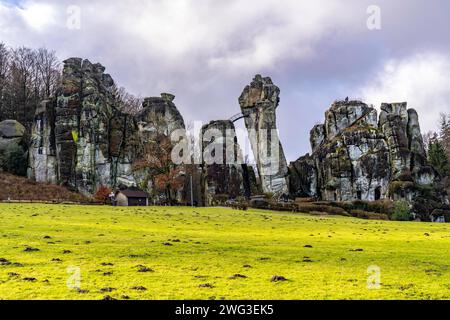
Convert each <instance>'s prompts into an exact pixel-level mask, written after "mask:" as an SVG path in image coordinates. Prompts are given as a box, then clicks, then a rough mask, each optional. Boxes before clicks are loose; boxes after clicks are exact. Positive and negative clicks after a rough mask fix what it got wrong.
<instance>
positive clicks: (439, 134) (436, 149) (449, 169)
mask: <svg viewBox="0 0 450 320" xmlns="http://www.w3.org/2000/svg"><path fill="white" fill-rule="evenodd" d="M424 143H425V146H426V149H427V153H428V161H429V162H430V164H431V165H432V166H433V167H434V168H435V169H436V170H437V171H438V172H439V174H440V175H441V177H443V179H444V183H445V185H446V186H447V188H449V187H450V161H449V159H450V114H444V113H441V114H440V117H439V129H438V130H437V131H430V132H428V133H426V134H425V135H424Z"/></svg>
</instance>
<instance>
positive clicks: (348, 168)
mask: <svg viewBox="0 0 450 320" xmlns="http://www.w3.org/2000/svg"><path fill="white" fill-rule="evenodd" d="M381 110H382V111H381V113H380V117H379V120H378V117H377V111H376V110H375V109H374V108H373V107H369V106H367V105H366V104H364V103H363V102H361V101H338V102H335V103H334V104H333V105H332V106H331V108H330V109H329V110H327V112H326V113H325V123H324V124H321V125H317V126H315V127H314V128H313V129H312V130H311V148H312V154H311V155H309V154H308V155H306V156H304V157H301V158H299V159H298V160H297V161H295V162H293V163H291V165H290V167H289V171H290V191H291V194H292V195H293V196H296V197H314V198H317V199H319V200H325V201H351V200H358V199H359V200H368V201H373V200H379V199H385V198H392V199H395V200H397V199H405V200H407V201H409V202H410V203H411V204H414V206H415V211H416V213H417V214H423V215H424V217H425V218H426V216H427V215H429V214H430V213H431V211H432V208H433V204H432V205H430V204H429V203H427V202H429V201H428V200H426V198H427V197H425V196H424V192H428V194H429V196H428V199H430V198H433V199H434V201H435V202H436V203H438V202H441V203H442V201H443V199H444V194H443V193H442V192H441V191H439V189H436V188H435V186H437V185H438V182H439V177H438V175H437V174H436V172H435V170H434V169H433V168H432V167H430V166H429V165H428V164H427V160H426V153H425V149H424V145H423V141H422V135H421V132H420V126H419V121H418V115H417V112H416V111H415V110H413V109H409V110H407V105H406V103H395V104H383V105H382V107H381ZM431 190H433V192H431ZM430 193H431V194H433V196H431V197H430ZM420 201H422V202H421V203H422V207H421V208H420V209H419V208H418V207H417V206H416V204H417V203H418V202H420ZM436 203H435V204H436ZM427 206H428V207H427ZM425 207H427V208H425ZM424 217H422V218H424Z"/></svg>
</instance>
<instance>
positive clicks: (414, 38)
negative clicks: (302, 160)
mask: <svg viewBox="0 0 450 320" xmlns="http://www.w3.org/2000/svg"><path fill="white" fill-rule="evenodd" d="M73 5H75V6H76V7H73ZM371 5H376V6H378V7H379V8H380V10H381V11H380V12H381V29H379V30H378V29H375V30H369V28H368V27H367V20H368V19H369V18H370V16H371V14H372V13H373V11H370V10H369V13H368V11H367V9H368V7H369V6H371ZM71 6H72V7H71ZM77 12H80V18H81V20H80V25H79V28H77V23H76V21H75V20H73V18H74V17H75V16H76V13H77ZM449 12H450V1H447V0H434V1H429V0H428V1H426V0H389V1H388V0H386V1H382V0H369V1H366V0H341V1H339V0H315V1H310V0H305V1H303V0H228V1H219V0H134V1H133V0H131V1H112V0H109V1H107V0H104V1H102V0H101V1H92V0H89V1H87V0H81V1H76V0H58V1H50V0H42V1H32V0H29V1H28V0H24V1H20V0H10V1H5V0H0V41H3V42H5V43H6V44H7V45H9V46H22V45H23V46H30V47H39V46H46V47H48V48H51V49H55V50H56V51H57V54H58V56H59V57H60V58H61V59H65V58H68V57H73V56H78V57H83V58H88V59H90V60H91V61H92V62H101V63H102V64H103V65H104V66H105V67H106V68H107V72H109V73H110V74H111V75H112V76H113V78H114V79H115V80H116V82H117V83H118V84H119V85H121V86H124V87H126V88H127V89H128V91H130V92H131V93H133V94H136V95H142V96H155V95H159V93H161V92H171V93H174V94H175V95H176V100H175V102H176V104H177V106H178V108H179V109H180V111H181V112H182V114H183V116H184V118H185V120H186V121H194V120H202V121H205V122H206V121H209V120H215V119H227V118H229V117H230V116H232V115H233V114H235V113H237V112H239V104H238V97H239V95H240V93H241V91H242V89H243V88H244V86H245V85H246V84H248V83H249V82H250V81H251V79H252V78H253V76H254V75H255V74H257V73H260V74H262V75H264V76H271V77H272V79H273V81H274V83H275V84H277V85H278V86H279V87H280V88H281V103H280V107H279V108H278V118H279V119H278V125H279V130H280V135H281V140H282V143H283V145H284V148H285V152H286V155H287V158H288V160H295V159H296V158H297V157H299V156H300V155H302V154H304V153H306V152H309V151H310V146H309V130H310V129H311V128H312V126H313V125H314V124H316V123H318V122H322V121H323V114H324V112H325V110H326V109H327V108H328V107H329V105H330V104H331V103H332V102H333V101H334V100H335V99H342V98H345V97H346V96H350V97H351V98H361V99H364V100H365V101H366V102H367V103H369V104H374V105H375V106H377V107H378V106H379V105H380V103H381V102H397V101H408V103H409V106H410V107H414V108H416V109H417V110H418V111H419V115H420V117H421V123H422V127H423V128H422V129H423V131H427V130H432V129H434V128H435V127H436V122H437V120H438V115H439V112H450V107H449V105H450V19H449V17H448V14H449ZM68 25H69V27H71V28H68ZM241 125H242V124H241Z"/></svg>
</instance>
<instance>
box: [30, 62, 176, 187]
mask: <svg viewBox="0 0 450 320" xmlns="http://www.w3.org/2000/svg"><path fill="white" fill-rule="evenodd" d="M104 71H105V68H104V67H103V66H102V65H100V64H92V63H91V62H89V61H88V60H82V59H79V58H71V59H68V60H66V61H64V69H63V77H62V86H61V88H60V89H59V90H58V92H57V95H56V97H54V98H53V99H51V100H49V101H44V102H43V103H42V104H41V106H40V107H39V108H38V109H37V111H36V115H35V123H34V126H33V128H32V138H31V151H30V157H29V170H28V175H29V177H30V178H33V179H35V180H37V181H41V182H49V183H58V184H62V185H66V186H68V187H71V188H72V189H74V190H76V191H79V192H82V193H85V194H93V193H95V191H96V190H97V188H98V187H99V186H108V187H112V188H116V187H120V186H125V187H140V188H143V189H144V190H146V191H149V192H151V191H152V190H151V189H152V185H151V183H149V181H150V180H151V179H149V177H148V172H147V170H145V169H139V170H136V169H135V168H134V166H133V164H134V163H135V162H136V161H137V160H138V159H141V158H142V157H143V156H145V154H144V153H145V148H144V146H145V145H146V144H147V143H149V142H150V141H152V140H153V141H154V139H156V137H157V135H158V134H163V135H166V136H168V137H170V135H171V133H172V132H173V131H175V130H177V129H180V130H185V125H184V121H183V118H182V116H181V114H180V113H179V111H178V110H177V108H176V106H175V104H174V103H173V100H174V98H175V96H173V95H171V94H168V93H163V94H161V97H151V98H146V99H145V101H144V103H143V109H142V110H141V111H140V112H139V113H138V114H137V115H135V116H133V115H130V114H126V113H123V112H121V111H119V110H118V109H117V108H116V106H115V103H116V102H115V99H114V95H113V88H114V81H113V79H112V78H111V76H110V75H108V74H105V73H104Z"/></svg>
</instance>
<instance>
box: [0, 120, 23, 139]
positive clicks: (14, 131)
mask: <svg viewBox="0 0 450 320" xmlns="http://www.w3.org/2000/svg"><path fill="white" fill-rule="evenodd" d="M24 134H25V127H24V126H23V125H22V124H20V123H19V122H17V121H16V120H4V121H2V122H0V137H1V138H3V139H13V138H22V137H23V135H24Z"/></svg>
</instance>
